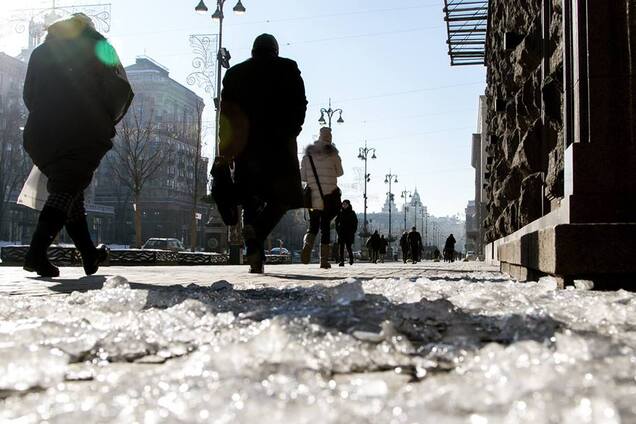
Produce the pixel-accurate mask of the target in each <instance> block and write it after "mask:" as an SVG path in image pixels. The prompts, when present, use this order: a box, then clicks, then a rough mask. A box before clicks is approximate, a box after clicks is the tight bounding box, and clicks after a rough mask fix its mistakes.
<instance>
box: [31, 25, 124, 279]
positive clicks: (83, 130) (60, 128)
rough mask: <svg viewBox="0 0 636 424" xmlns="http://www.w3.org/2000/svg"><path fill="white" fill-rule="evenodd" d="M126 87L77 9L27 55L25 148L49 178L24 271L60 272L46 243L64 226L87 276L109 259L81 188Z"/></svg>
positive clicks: (119, 111)
mask: <svg viewBox="0 0 636 424" xmlns="http://www.w3.org/2000/svg"><path fill="white" fill-rule="evenodd" d="M132 98H133V92H132V89H131V88H130V84H128V81H127V80H126V73H125V71H124V68H123V67H122V66H121V63H120V62H119V58H118V57H117V53H116V52H115V49H114V48H113V47H112V46H111V45H110V44H109V43H108V41H106V39H105V38H104V36H102V35H101V34H100V33H99V32H97V31H96V30H95V26H94V24H93V22H92V21H91V19H90V18H89V17H88V16H86V15H84V14H75V15H73V16H72V17H71V18H69V19H66V20H63V21H60V22H57V23H55V24H53V25H51V26H50V27H49V28H48V35H47V37H46V40H45V41H44V43H43V44H42V45H40V46H39V47H37V48H36V49H35V50H34V51H33V53H32V54H31V58H30V60H29V66H28V69H27V74H26V80H25V83H24V103H25V105H26V107H27V109H28V110H29V118H28V120H27V123H26V127H25V129H24V148H25V150H26V151H27V153H28V154H29V156H30V157H31V159H32V160H33V163H34V164H35V165H36V166H37V167H38V168H39V169H40V170H41V171H42V173H43V174H44V175H45V176H46V177H47V178H48V183H47V189H48V192H49V195H48V200H47V201H46V204H45V206H44V207H43V209H42V211H41V213H40V216H39V218H38V224H37V227H36V228H35V231H34V233H33V236H32V240H31V245H30V247H29V251H28V252H27V254H26V257H25V261H24V269H25V270H27V271H31V272H37V273H38V275H40V276H43V277H57V276H59V274H60V271H59V269H58V268H57V267H55V266H54V265H52V264H51V263H50V262H49V260H48V258H47V249H48V247H49V246H50V245H51V243H52V242H53V240H54V239H55V237H56V236H57V235H58V233H59V232H60V230H61V229H62V228H63V227H66V231H67V233H68V234H69V236H70V237H71V239H72V240H73V243H75V246H76V247H77V248H78V250H79V252H80V254H81V256H82V263H83V265H84V271H85V272H86V274H87V275H91V274H94V273H95V272H97V270H98V268H99V265H100V264H101V263H102V262H103V261H105V260H106V259H107V257H108V250H107V249H106V247H105V246H99V247H98V248H96V247H95V245H94V244H93V240H92V239H91V234H90V230H89V226H88V223H87V222H86V209H85V207H84V190H85V189H86V188H87V187H88V186H89V185H90V183H91V180H92V179H93V174H94V172H95V170H96V169H97V167H98V166H99V163H100V161H101V159H102V158H103V156H104V155H105V154H106V152H108V151H109V150H110V149H111V148H112V147H113V143H112V141H111V140H112V138H113V137H114V136H115V125H116V124H117V123H118V122H119V121H120V120H121V119H122V118H123V116H124V115H125V114H126V111H127V110H128V107H129V106H130V103H131V101H132Z"/></svg>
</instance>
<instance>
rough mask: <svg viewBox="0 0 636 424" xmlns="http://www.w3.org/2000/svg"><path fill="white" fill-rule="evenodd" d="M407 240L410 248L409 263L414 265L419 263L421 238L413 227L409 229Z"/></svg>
mask: <svg viewBox="0 0 636 424" xmlns="http://www.w3.org/2000/svg"><path fill="white" fill-rule="evenodd" d="M408 240H409V247H410V248H411V262H412V263H413V264H416V263H418V262H419V261H420V253H421V252H422V236H421V235H420V233H419V232H418V231H417V229H416V228H415V227H413V228H411V232H410V233H409V235H408Z"/></svg>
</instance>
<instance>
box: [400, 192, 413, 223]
mask: <svg viewBox="0 0 636 424" xmlns="http://www.w3.org/2000/svg"><path fill="white" fill-rule="evenodd" d="M400 197H402V199H404V232H406V211H407V210H408V207H407V206H406V202H407V201H408V199H410V198H411V197H413V196H412V194H411V192H410V191H408V190H404V191H403V192H402V195H401V196H400Z"/></svg>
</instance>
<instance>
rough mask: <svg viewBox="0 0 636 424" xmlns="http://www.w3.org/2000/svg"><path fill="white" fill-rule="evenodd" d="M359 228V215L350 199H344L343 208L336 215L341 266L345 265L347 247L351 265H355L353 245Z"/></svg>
mask: <svg viewBox="0 0 636 424" xmlns="http://www.w3.org/2000/svg"><path fill="white" fill-rule="evenodd" d="M357 230H358V216H357V215H356V213H355V212H354V211H353V208H352V207H351V202H350V201H349V200H343V201H342V208H341V209H340V212H338V216H336V233H337V234H338V245H339V247H340V264H339V265H340V266H344V262H345V261H344V259H345V256H344V251H345V248H346V249H347V253H348V255H349V265H353V249H352V247H351V245H352V244H353V241H354V239H355V235H356V231H357Z"/></svg>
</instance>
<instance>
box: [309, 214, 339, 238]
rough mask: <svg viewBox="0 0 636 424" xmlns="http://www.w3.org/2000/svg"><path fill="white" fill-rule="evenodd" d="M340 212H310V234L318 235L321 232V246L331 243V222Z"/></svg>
mask: <svg viewBox="0 0 636 424" xmlns="http://www.w3.org/2000/svg"><path fill="white" fill-rule="evenodd" d="M337 214H338V212H337V211H336V212H335V213H334V211H330V210H322V211H321V210H317V209H312V210H310V211H309V232H310V233H311V234H314V235H315V234H318V231H319V230H320V244H330V243H331V221H332V220H333V219H334V218H335V217H336V215H337Z"/></svg>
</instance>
